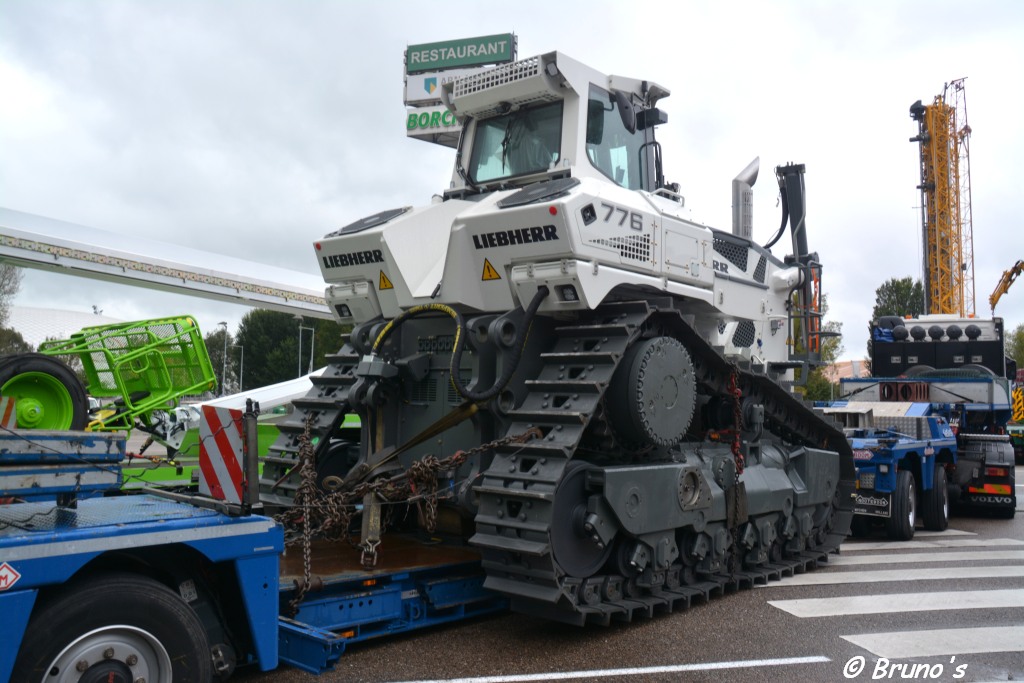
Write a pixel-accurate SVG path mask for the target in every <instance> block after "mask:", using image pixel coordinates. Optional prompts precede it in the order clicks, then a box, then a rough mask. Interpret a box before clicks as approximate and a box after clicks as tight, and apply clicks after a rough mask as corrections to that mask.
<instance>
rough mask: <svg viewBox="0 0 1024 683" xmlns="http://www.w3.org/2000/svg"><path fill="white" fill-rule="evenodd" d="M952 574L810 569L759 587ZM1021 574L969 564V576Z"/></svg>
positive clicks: (1021, 572)
mask: <svg viewBox="0 0 1024 683" xmlns="http://www.w3.org/2000/svg"><path fill="white" fill-rule="evenodd" d="M955 576H956V575H955V574H954V573H953V572H951V571H950V569H949V568H948V567H928V568H926V569H880V570H877V571H838V572H822V571H817V572H811V573H810V574H797V575H796V576H789V577H785V578H783V579H782V580H781V581H776V582H774V583H771V584H768V585H767V586H760V588H762V589H765V588H786V587H787V586H824V585H828V584H839V583H884V582H886V581H898V582H906V581H949V580H950V578H954V577H955ZM1020 577H1024V566H1020V567H1017V566H1008V567H971V570H970V578H972V579H999V578H1020Z"/></svg>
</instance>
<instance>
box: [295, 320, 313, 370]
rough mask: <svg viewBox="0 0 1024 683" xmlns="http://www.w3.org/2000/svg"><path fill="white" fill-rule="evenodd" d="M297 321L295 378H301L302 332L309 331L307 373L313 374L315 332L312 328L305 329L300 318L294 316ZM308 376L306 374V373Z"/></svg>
mask: <svg viewBox="0 0 1024 683" xmlns="http://www.w3.org/2000/svg"><path fill="white" fill-rule="evenodd" d="M296 318H297V319H298V321H299V374H297V375H296V377H302V331H303V330H309V333H310V334H309V372H310V373H311V372H313V344H315V343H316V336H315V335H314V334H313V333H314V332H316V330H315V329H314V328H312V327H307V326H306V325H303V324H302V318H301V317H299V316H296ZM307 374H308V373H307Z"/></svg>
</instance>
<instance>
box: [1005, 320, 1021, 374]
mask: <svg viewBox="0 0 1024 683" xmlns="http://www.w3.org/2000/svg"><path fill="white" fill-rule="evenodd" d="M1005 351H1006V355H1007V356H1009V357H1010V358H1012V359H1014V360H1015V361H1017V368H1018V369H1024V323H1021V324H1020V325H1017V327H1015V328H1013V332H1010V333H1009V334H1008V335H1006V346H1005Z"/></svg>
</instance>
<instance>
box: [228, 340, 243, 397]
mask: <svg viewBox="0 0 1024 683" xmlns="http://www.w3.org/2000/svg"><path fill="white" fill-rule="evenodd" d="M231 346H232V348H237V349H238V350H239V356H240V357H239V360H238V391H239V393H241V391H242V377H244V376H245V347H244V346H243V345H241V344H232V345H231Z"/></svg>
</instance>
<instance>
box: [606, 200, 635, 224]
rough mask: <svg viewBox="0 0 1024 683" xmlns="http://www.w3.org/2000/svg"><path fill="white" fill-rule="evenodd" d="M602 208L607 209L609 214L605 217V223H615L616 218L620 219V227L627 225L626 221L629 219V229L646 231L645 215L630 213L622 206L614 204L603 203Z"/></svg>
mask: <svg viewBox="0 0 1024 683" xmlns="http://www.w3.org/2000/svg"><path fill="white" fill-rule="evenodd" d="M601 208H602V209H607V210H608V212H607V213H606V214H605V215H604V222H605V223H611V222H613V221H614V217H615V216H616V215H618V217H619V227H622V226H623V225H625V224H626V219H627V218H628V219H629V227H630V228H631V229H633V230H643V229H644V217H643V214H640V213H637V212H636V211H628V210H626V209H624V208H622V207H621V206H615V205H614V204H607V203H605V202H601Z"/></svg>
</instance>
